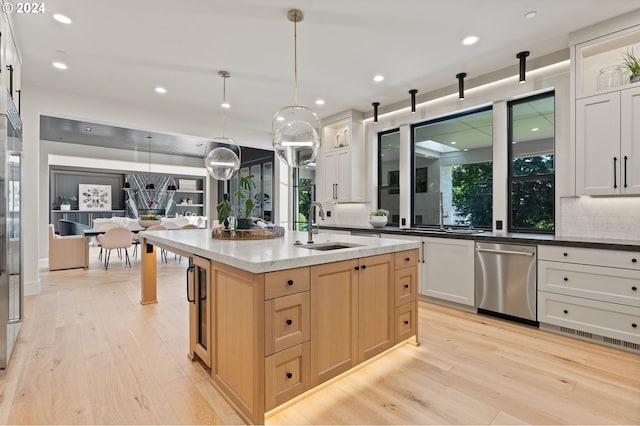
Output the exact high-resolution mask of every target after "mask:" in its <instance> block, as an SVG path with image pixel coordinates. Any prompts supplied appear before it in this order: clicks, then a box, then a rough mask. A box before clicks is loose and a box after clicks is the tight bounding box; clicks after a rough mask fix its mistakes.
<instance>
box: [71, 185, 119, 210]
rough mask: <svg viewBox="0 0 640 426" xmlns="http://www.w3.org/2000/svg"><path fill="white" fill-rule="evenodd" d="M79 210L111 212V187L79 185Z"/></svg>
mask: <svg viewBox="0 0 640 426" xmlns="http://www.w3.org/2000/svg"><path fill="white" fill-rule="evenodd" d="M78 195H79V197H78V210H111V185H94V184H86V183H81V184H78Z"/></svg>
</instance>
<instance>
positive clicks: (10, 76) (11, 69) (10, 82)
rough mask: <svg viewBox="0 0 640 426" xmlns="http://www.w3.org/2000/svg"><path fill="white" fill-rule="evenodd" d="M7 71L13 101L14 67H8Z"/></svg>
mask: <svg viewBox="0 0 640 426" xmlns="http://www.w3.org/2000/svg"><path fill="white" fill-rule="evenodd" d="M7 69H8V70H9V95H11V99H13V65H7Z"/></svg>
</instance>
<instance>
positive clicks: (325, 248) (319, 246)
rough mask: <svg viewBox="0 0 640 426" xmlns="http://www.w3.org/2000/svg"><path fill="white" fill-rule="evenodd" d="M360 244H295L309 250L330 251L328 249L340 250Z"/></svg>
mask: <svg viewBox="0 0 640 426" xmlns="http://www.w3.org/2000/svg"><path fill="white" fill-rule="evenodd" d="M360 246H362V244H352V243H319V244H318V243H311V244H306V245H303V246H297V247H301V248H306V249H309V250H318V251H330V250H340V249H347V248H353V247H360Z"/></svg>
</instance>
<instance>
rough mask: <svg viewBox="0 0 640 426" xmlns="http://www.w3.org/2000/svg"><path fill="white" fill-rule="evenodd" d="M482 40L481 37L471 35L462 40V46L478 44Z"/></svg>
mask: <svg viewBox="0 0 640 426" xmlns="http://www.w3.org/2000/svg"><path fill="white" fill-rule="evenodd" d="M479 40H480V37H478V36H476V35H470V36H468V37H465V38H463V39H462V44H464V45H465V46H471V45H472V44H476V43H477V42H478V41H479Z"/></svg>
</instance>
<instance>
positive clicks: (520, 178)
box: [506, 90, 557, 235]
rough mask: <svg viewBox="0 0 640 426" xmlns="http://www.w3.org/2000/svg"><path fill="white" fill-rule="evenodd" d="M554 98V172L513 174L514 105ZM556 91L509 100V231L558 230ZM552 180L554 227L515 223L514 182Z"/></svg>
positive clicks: (553, 232)
mask: <svg viewBox="0 0 640 426" xmlns="http://www.w3.org/2000/svg"><path fill="white" fill-rule="evenodd" d="M549 97H552V98H553V174H550V173H547V174H544V175H532V176H513V143H512V142H513V125H512V123H513V106H514V105H519V104H524V103H528V102H531V101H535V100H538V99H544V98H549ZM555 134H556V93H555V90H549V91H545V92H543V93H537V94H535V95H531V96H526V97H523V98H518V99H514V100H511V101H508V102H507V188H506V190H507V208H508V214H507V231H508V232H526V233H530V234H550V235H554V234H555V230H556V164H557V161H556V137H555ZM535 180H540V181H550V182H551V184H552V185H553V197H552V217H553V229H535V228H523V227H516V226H514V225H513V191H512V188H513V184H514V183H517V182H530V181H535Z"/></svg>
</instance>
